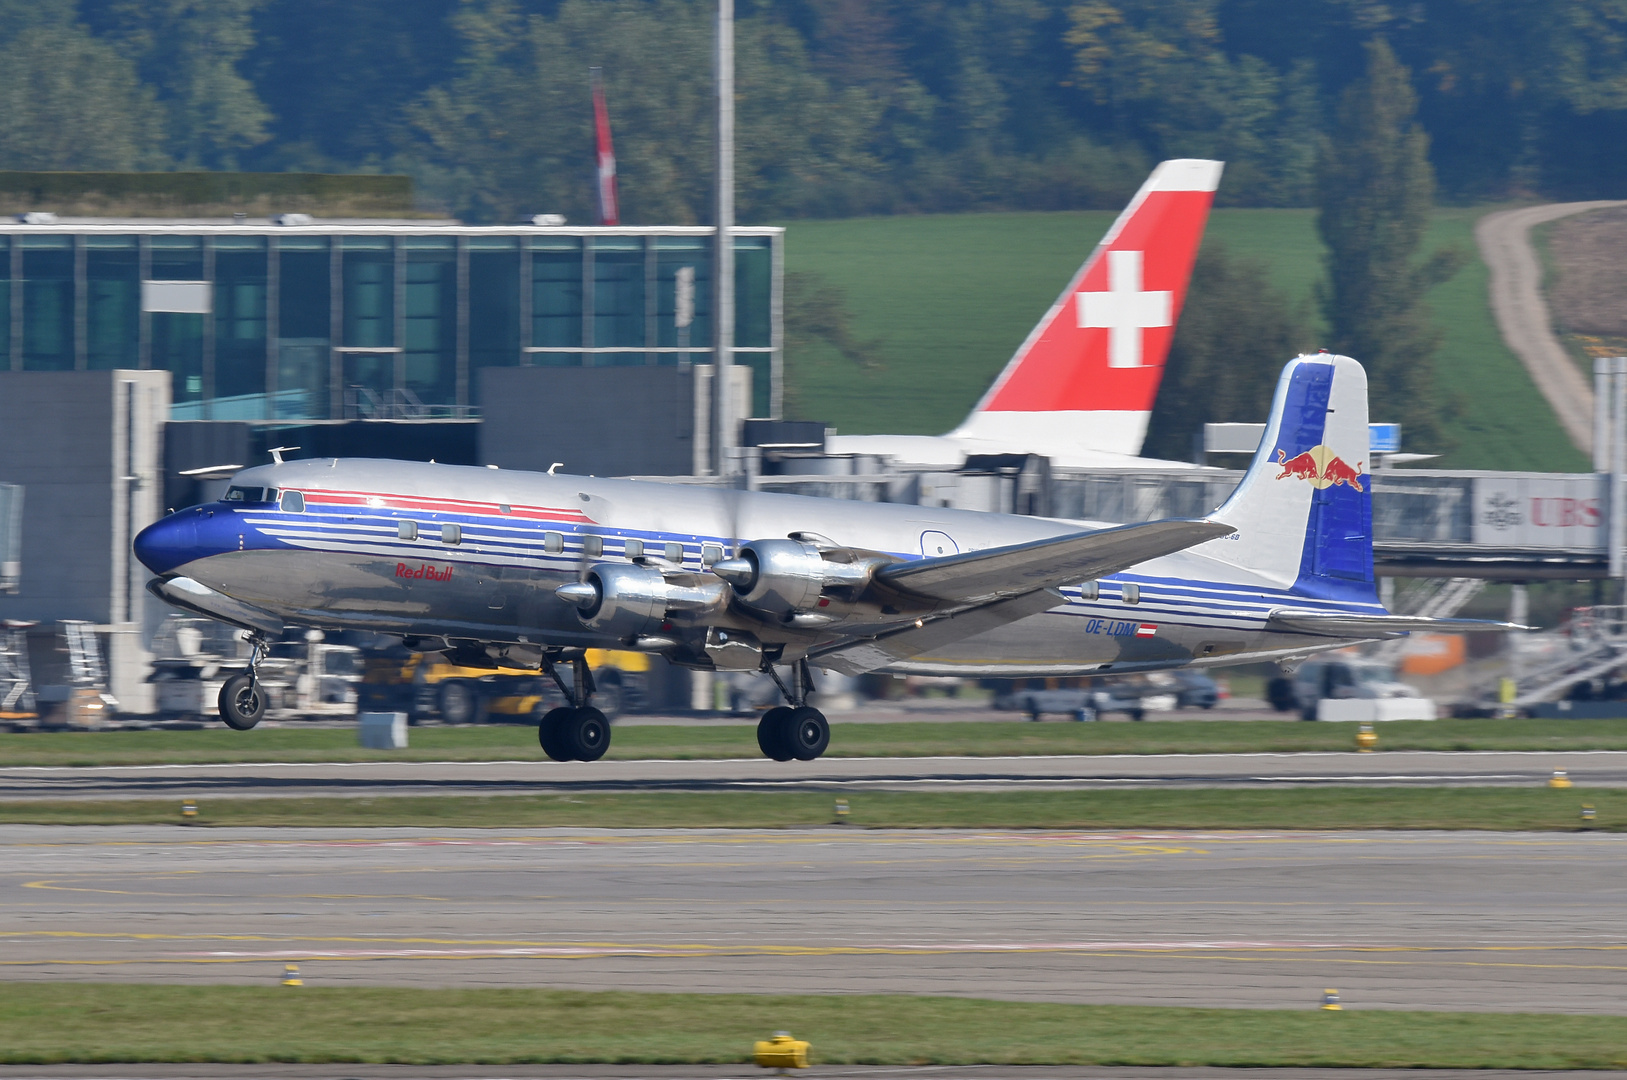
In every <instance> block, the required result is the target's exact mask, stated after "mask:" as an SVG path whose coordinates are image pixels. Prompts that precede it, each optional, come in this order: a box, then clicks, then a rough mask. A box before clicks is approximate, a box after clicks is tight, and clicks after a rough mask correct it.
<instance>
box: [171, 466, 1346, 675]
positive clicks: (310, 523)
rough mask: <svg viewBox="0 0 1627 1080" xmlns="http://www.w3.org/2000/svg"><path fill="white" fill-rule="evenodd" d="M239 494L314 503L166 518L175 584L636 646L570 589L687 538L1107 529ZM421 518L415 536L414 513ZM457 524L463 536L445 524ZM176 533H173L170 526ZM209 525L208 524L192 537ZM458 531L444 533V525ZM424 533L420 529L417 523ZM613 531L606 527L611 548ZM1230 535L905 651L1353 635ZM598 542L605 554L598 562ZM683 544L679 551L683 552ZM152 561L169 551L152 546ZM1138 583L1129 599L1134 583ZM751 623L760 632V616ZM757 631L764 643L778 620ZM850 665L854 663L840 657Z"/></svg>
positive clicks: (311, 475) (277, 477)
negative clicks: (940, 642)
mask: <svg viewBox="0 0 1627 1080" xmlns="http://www.w3.org/2000/svg"><path fill="white" fill-rule="evenodd" d="M233 483H234V485H235V486H248V487H264V488H275V489H279V490H282V491H289V490H293V491H298V492H301V493H302V495H303V497H304V502H305V510H304V511H303V512H297V513H296V512H289V511H287V510H284V509H282V508H280V507H278V506H277V505H275V504H271V503H258V504H253V503H249V504H245V503H214V504H210V505H208V506H203V507H196V508H192V509H189V510H185V511H182V512H181V514H178V515H175V516H174V517H173V518H171V519H166V522H164V523H160V526H163V527H164V528H167V529H169V530H170V531H169V532H167V533H165V535H164V541H165V544H166V545H167V548H166V550H173V551H174V553H175V554H174V555H173V556H171V557H169V558H167V559H166V560H165V564H166V565H164V566H162V567H155V569H159V570H160V572H161V573H163V574H165V575H166V576H176V575H184V576H186V577H190V578H193V579H195V580H197V581H199V582H201V583H202V584H204V585H206V586H208V587H209V588H211V589H214V590H217V591H219V592H221V593H224V594H225V595H227V596H230V597H233V598H235V599H237V600H240V601H243V602H246V603H248V604H252V605H254V606H255V607H258V608H260V609H263V610H265V611H267V612H270V613H272V614H274V615H275V616H277V617H278V618H280V619H282V620H283V621H284V622H287V623H289V624H294V625H306V626H314V627H320V628H327V629H367V630H374V631H378V632H383V633H391V634H401V635H410V636H421V637H445V638H448V639H461V640H470V641H480V642H490V643H523V644H529V645H562V646H601V647H612V648H613V647H618V646H625V644H626V643H625V642H621V641H617V640H614V639H607V638H606V637H604V636H601V635H595V634H593V633H590V632H588V631H587V630H586V629H584V627H583V625H582V623H581V621H580V619H579V618H578V615H577V610H576V608H574V607H573V606H571V605H570V604H567V603H566V602H564V601H562V600H561V599H559V598H558V597H556V596H555V595H554V590H555V589H556V588H557V587H558V586H560V585H561V584H564V583H566V582H571V581H577V580H579V579H580V578H581V576H582V574H583V572H584V571H585V569H586V568H587V567H588V566H589V565H591V564H593V563H597V562H603V561H612V562H614V561H618V560H623V559H625V558H626V557H627V547H626V545H627V544H628V542H629V541H635V542H637V543H640V544H642V545H644V550H645V552H646V554H651V553H653V554H663V553H667V551H668V549H667V545H678V547H679V548H681V559H679V560H675V561H680V562H681V563H682V565H683V566H684V567H685V568H687V569H689V570H691V571H693V572H695V573H703V572H704V566H705V563H706V561H708V559H713V558H716V557H718V555H719V554H720V553H721V554H732V553H733V552H734V551H735V549H736V547H737V546H738V545H739V544H740V543H742V542H744V541H748V540H754V539H766V538H780V537H785V536H787V535H788V534H790V533H813V534H818V535H820V536H822V537H825V538H828V539H829V540H830V541H832V542H834V543H835V544H837V545H842V546H846V547H853V548H862V549H866V550H871V551H878V552H883V553H886V554H889V555H892V556H895V557H897V558H900V559H920V558H923V557H924V558H935V557H938V556H940V555H950V554H954V553H956V552H970V551H978V550H982V549H987V548H994V547H1003V546H1006V545H1011V544H1018V543H1023V542H1026V541H1033V540H1039V539H1043V538H1046V537H1053V536H1058V535H1063V534H1068V533H1076V532H1079V531H1081V530H1083V529H1089V528H1093V527H1097V526H1096V525H1095V524H1094V523H1088V522H1076V521H1062V520H1056V519H1048V518H1036V517H1022V516H1013V515H1003V514H989V513H978V512H972V511H958V510H949V509H938V508H932V507H920V506H907V505H896V504H880V503H865V502H851V501H842V500H834V499H816V498H806V497H801V496H792V495H778V494H768V493H761V492H749V491H740V490H733V489H720V488H715V487H706V486H699V485H687V484H682V483H654V482H644V481H632V480H611V479H597V478H592V477H579V476H566V475H559V476H548V475H543V474H539V473H525V472H508V471H498V470H495V469H479V468H469V467H460V466H448V465H436V464H417V463H409V462H397V461H373V460H343V459H341V460H332V459H319V460H314V461H312V460H307V461H296V462H287V463H282V464H277V465H268V466H262V467H259V468H254V469H249V470H246V471H244V472H243V473H240V474H239V475H238V476H237V478H236V479H235V480H234V481H233ZM404 522H405V523H411V528H407V527H405V526H404V525H403V523H404ZM447 526H454V527H455V530H453V529H446V528H445V527H447ZM156 528H159V527H155V529H156ZM188 529H190V530H191V531H190V532H189V531H187V530H188ZM443 530H444V531H443ZM414 532H415V533H416V538H407V536H408V535H409V534H411V533H414ZM595 538H597V539H596V540H595ZM1226 542H1227V541H1226V540H1224V539H1222V540H1216V541H1210V542H1209V543H1208V544H1204V545H1200V546H1199V547H1197V548H1194V549H1192V550H1189V551H1186V552H1181V553H1178V554H1175V555H1170V556H1165V557H1163V558H1159V559H1154V560H1151V561H1149V562H1147V563H1144V564H1142V565H1140V566H1137V567H1134V568H1132V569H1131V570H1129V571H1127V572H1124V573H1121V574H1117V575H1113V576H1111V577H1108V578H1104V579H1103V580H1102V581H1101V582H1099V583H1098V585H1097V590H1096V591H1097V594H1098V595H1097V596H1096V597H1095V598H1093V599H1086V598H1085V594H1084V593H1082V591H1081V589H1080V588H1079V587H1078V586H1073V587H1069V588H1064V589H1062V590H1060V595H1059V597H1058V602H1057V604H1056V605H1055V606H1054V607H1052V608H1050V609H1049V610H1046V611H1043V612H1040V613H1039V614H1034V615H1029V616H1027V617H1024V618H1021V619H1018V620H1017V621H1014V622H1011V623H1009V624H1006V625H1003V626H1000V627H998V628H996V629H993V630H988V631H985V632H982V633H979V634H976V635H975V636H972V637H968V638H964V639H961V640H958V641H954V642H952V643H950V644H947V645H944V646H941V647H939V648H935V649H933V650H931V651H930V652H929V653H928V654H925V655H919V656H915V657H912V658H909V659H901V660H896V661H894V662H891V663H889V664H888V665H887V669H888V670H893V671H907V672H914V673H930V674H959V675H1011V676H1016V675H1024V674H1089V673H1096V672H1104V671H1133V670H1151V669H1156V668H1169V667H1179V666H1183V665H1187V664H1205V665H1209V664H1223V663H1239V662H1244V661H1250V660H1256V659H1268V658H1278V657H1287V656H1298V655H1305V654H1308V653H1311V652H1315V651H1317V650H1319V649H1324V648H1329V647H1332V646H1335V645H1339V644H1343V643H1344V642H1343V641H1342V640H1339V639H1333V638H1327V637H1321V636H1315V635H1308V634H1300V633H1288V632H1281V631H1276V630H1267V628H1266V624H1267V615H1268V613H1269V612H1270V611H1271V609H1273V608H1277V607H1283V606H1285V605H1292V606H1293V607H1296V608H1301V609H1304V608H1322V609H1325V610H1329V611H1341V610H1350V605H1348V604H1339V603H1334V602H1331V601H1318V600H1316V599H1313V598H1307V597H1305V596H1303V595H1299V594H1296V593H1294V592H1293V591H1292V586H1293V582H1291V581H1281V580H1272V579H1270V578H1268V577H1266V576H1263V575H1259V574H1254V573H1251V572H1249V571H1246V570H1241V569H1239V568H1238V567H1236V566H1235V565H1229V564H1227V563H1226V562H1224V561H1222V560H1218V559H1215V558H1211V557H1208V556H1206V555H1205V550H1206V549H1209V548H1211V546H1212V545H1215V544H1224V543H1226ZM595 544H597V545H599V546H601V549H602V550H601V551H600V553H598V554H595V553H594V552H593V547H594V546H595ZM670 554H672V555H676V554H679V549H678V548H673V549H671V551H670ZM143 557H144V558H150V556H147V555H144V556H143ZM1131 584H1133V585H1135V586H1136V588H1137V590H1139V602H1135V603H1130V602H1127V597H1126V590H1125V588H1124V587H1125V586H1126V585H1131ZM729 617H730V618H734V619H741V618H746V621H745V622H737V625H748V624H750V620H749V618H748V617H743V616H740V615H739V614H738V613H733V614H731V615H730V616H729ZM751 625H754V628H755V630H756V632H757V633H758V634H759V636H760V637H761V638H762V640H763V641H764V643H765V644H769V643H773V642H774V641H776V638H775V634H776V632H777V631H776V629H775V627H774V626H773V625H757V624H751ZM779 640H781V641H784V642H785V643H787V645H788V647H789V648H788V652H787V654H786V655H787V656H788V657H790V656H791V655H793V654H795V655H802V654H811V655H813V656H814V657H815V660H816V662H817V660H818V658H819V657H820V656H821V655H823V652H824V650H828V649H830V648H832V647H833V646H834V645H836V644H838V642H836V641H835V640H834V639H833V638H831V637H830V636H829V635H826V636H825V637H824V638H820V637H819V635H817V634H814V635H809V634H806V633H802V634H797V633H791V632H789V631H786V632H784V636H783V637H782V638H780V639H779ZM836 666H841V665H839V664H838V665H836Z"/></svg>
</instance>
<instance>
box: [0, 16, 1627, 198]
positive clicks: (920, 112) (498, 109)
mask: <svg viewBox="0 0 1627 1080" xmlns="http://www.w3.org/2000/svg"><path fill="white" fill-rule="evenodd" d="M713 7H714V4H713V2H712V0H0V26H4V27H5V31H4V35H5V36H4V39H3V41H0V168H6V169H169V168H204V169H231V168H243V169H259V170H269V171H283V170H307V171H328V172H352V171H398V172H407V173H410V174H411V175H412V176H413V177H414V178H415V180H416V181H417V183H418V187H419V189H420V190H421V191H422V192H424V194H425V196H426V198H427V199H429V200H430V201H431V202H433V203H435V204H436V205H439V206H442V207H444V208H445V209H447V210H449V211H451V212H454V213H458V214H461V215H464V216H466V217H469V218H472V219H475V220H492V219H501V218H505V217H509V216H513V215H517V214H522V213H537V212H545V211H547V212H563V213H566V214H568V215H571V216H572V217H574V218H576V219H577V220H582V219H584V218H585V217H586V216H587V215H589V214H590V213H591V203H590V199H591V185H590V184H589V182H588V167H589V163H590V162H591V160H592V157H591V152H590V148H591V125H590V113H589V108H588V89H587V69H588V68H589V67H590V66H601V67H603V68H604V69H605V78H606V82H607V87H608V93H609V98H610V105H611V110H612V120H613V123H614V125H615V128H616V135H617V139H618V157H619V162H620V166H621V188H622V193H623V201H624V211H625V215H626V217H627V218H628V220H630V221H635V222H684V221H705V220H706V218H707V214H708V206H709V197H708V192H709V190H710V185H711V177H710V168H711V165H710V162H711V140H712V133H711V120H710V115H711V114H710V93H711V41H712V33H711V16H712V11H713ZM737 7H738V10H739V28H738V53H739V55H738V75H737V80H738V86H739V92H740V101H739V121H738V122H739V158H740V164H739V184H740V196H739V206H740V212H741V215H742V219H743V220H759V221H760V220H767V219H774V218H784V217H794V216H807V215H852V214H867V213H894V212H919V211H949V210H960V209H968V208H1027V209H1051V208H1076V207H1110V206H1114V205H1117V204H1118V203H1119V201H1120V200H1121V199H1122V198H1123V197H1124V196H1125V195H1126V194H1127V193H1128V192H1129V191H1130V190H1133V188H1134V186H1135V184H1136V183H1137V182H1138V181H1139V179H1140V178H1141V177H1142V176H1143V175H1145V170H1146V168H1147V167H1148V165H1149V164H1150V163H1151V162H1153V161H1156V160H1159V159H1161V158H1164V157H1170V156H1193V157H1199V156H1201V157H1218V158H1223V159H1224V160H1226V161H1227V163H1228V172H1227V182H1226V184H1225V186H1224V190H1223V191H1222V192H1221V200H1222V202H1223V203H1229V204H1233V205H1260V206H1304V205H1309V204H1310V203H1311V201H1312V200H1313V198H1314V192H1315V182H1316V172H1315V169H1316V148H1317V145H1318V140H1319V139H1321V138H1322V137H1323V136H1325V135H1326V133H1327V132H1328V131H1329V130H1330V125H1332V124H1333V122H1334V119H1335V117H1334V112H1335V111H1336V109H1337V107H1338V102H1339V100H1340V95H1341V94H1342V93H1343V92H1344V90H1345V88H1346V87H1348V86H1349V85H1351V84H1352V83H1354V82H1355V81H1356V80H1357V79H1358V78H1359V77H1360V76H1361V75H1362V72H1363V71H1364V69H1365V60H1364V53H1363V48H1362V47H1363V45H1364V44H1365V43H1366V42H1368V41H1371V40H1375V39H1383V40H1384V41H1385V42H1386V43H1387V44H1388V46H1389V47H1390V48H1391V49H1392V50H1393V51H1394V53H1395V55H1396V58H1397V61H1398V63H1399V64H1401V65H1402V66H1403V67H1405V68H1406V69H1408V70H1409V71H1410V72H1411V73H1412V87H1413V91H1414V93H1415V94H1416V96H1417V106H1418V111H1417V116H1418V123H1419V124H1420V126H1421V129H1422V130H1424V131H1426V132H1428V133H1429V134H1430V135H1431V136H1432V143H1431V150H1430V163H1431V166H1432V168H1433V169H1434V170H1435V171H1436V173H1437V174H1438V176H1439V178H1440V185H1441V190H1442V192H1443V193H1444V194H1445V195H1446V196H1448V197H1452V198H1477V199H1478V198H1489V197H1498V196H1503V195H1511V194H1512V195H1518V194H1526V193H1545V194H1553V195H1566V196H1572V195H1574V196H1582V195H1605V194H1613V193H1616V191H1617V189H1618V188H1619V187H1620V184H1621V181H1620V180H1619V179H1618V177H1620V176H1621V175H1622V168H1621V166H1622V165H1623V164H1624V161H1623V158H1624V157H1627V8H1623V6H1622V4H1621V3H1620V0H1568V2H1567V3H1564V4H1486V3H1484V2H1483V0H1424V2H1422V3H1417V4H1411V5H1390V4H1380V3H1376V2H1373V0H740V2H739V3H738V5H737Z"/></svg>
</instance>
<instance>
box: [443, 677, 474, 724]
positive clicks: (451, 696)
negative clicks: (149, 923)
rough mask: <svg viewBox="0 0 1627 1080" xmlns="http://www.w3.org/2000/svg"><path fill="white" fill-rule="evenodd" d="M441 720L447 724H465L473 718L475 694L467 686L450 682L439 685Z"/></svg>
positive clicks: (453, 681) (457, 682)
mask: <svg viewBox="0 0 1627 1080" xmlns="http://www.w3.org/2000/svg"><path fill="white" fill-rule="evenodd" d="M440 706H441V719H442V720H443V721H445V722H446V723H448V724H467V723H470V722H472V721H473V720H474V718H475V694H474V691H473V690H471V689H469V684H468V683H466V682H463V681H462V680H452V681H449V682H444V683H442V684H441V693H440Z"/></svg>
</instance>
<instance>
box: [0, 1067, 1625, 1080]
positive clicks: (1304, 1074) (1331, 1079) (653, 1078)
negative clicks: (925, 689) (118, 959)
mask: <svg viewBox="0 0 1627 1080" xmlns="http://www.w3.org/2000/svg"><path fill="white" fill-rule="evenodd" d="M766 1075H768V1074H766V1073H763V1072H761V1071H759V1070H755V1069H754V1070H751V1071H749V1072H748V1071H747V1070H746V1069H745V1068H744V1067H743V1066H738V1065H734V1066H729V1065H724V1066H718V1065H504V1066H502V1067H501V1068H500V1069H499V1068H495V1067H492V1066H478V1065H477V1066H470V1065H428V1066H418V1065H47V1066H40V1065H11V1066H6V1065H0V1080H756V1078H759V1077H763V1076H766ZM799 1075H801V1076H804V1077H807V1078H808V1080H816V1078H817V1080H1235V1078H1237V1077H1251V1078H1258V1080H1271V1078H1275V1077H1280V1078H1282V1080H1418V1078H1419V1070H1417V1069H1233V1068H1201V1067H1199V1068H1193V1067H1181V1066H1176V1067H1173V1068H1137V1067H1133V1066H1090V1065H1020V1066H1009V1065H955V1066H931V1065H928V1066H908V1067H900V1066H892V1065H834V1066H824V1067H821V1066H819V1065H815V1066H814V1067H813V1068H811V1069H808V1070H807V1071H806V1072H802V1073H799ZM1561 1076H1563V1077H1583V1076H1585V1077H1586V1078H1587V1080H1627V1072H1617V1071H1608V1072H1604V1071H1601V1072H1592V1071H1589V1072H1585V1073H1583V1072H1553V1071H1549V1070H1546V1069H1430V1070H1429V1071H1428V1074H1427V1077H1428V1080H1546V1078H1550V1077H1561Z"/></svg>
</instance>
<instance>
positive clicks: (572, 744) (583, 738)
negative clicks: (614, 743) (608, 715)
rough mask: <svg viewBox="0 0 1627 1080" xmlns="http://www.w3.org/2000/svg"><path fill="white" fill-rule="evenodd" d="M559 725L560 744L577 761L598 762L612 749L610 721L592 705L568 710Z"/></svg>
mask: <svg viewBox="0 0 1627 1080" xmlns="http://www.w3.org/2000/svg"><path fill="white" fill-rule="evenodd" d="M568 711H569V713H570V715H569V716H568V717H566V718H565V719H564V720H563V721H562V722H561V723H560V725H559V731H560V733H561V734H560V736H559V741H560V744H561V745H562V746H563V747H564V748H565V749H566V750H568V751H570V755H571V757H573V758H575V759H576V760H577V761H598V760H599V759H600V758H602V757H604V752H605V751H606V750H608V749H610V721H609V720H606V719H605V715H604V713H602V712H600V711H599V710H598V709H595V708H593V707H592V706H591V705H590V706H587V707H585V708H581V709H570V710H568Z"/></svg>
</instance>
